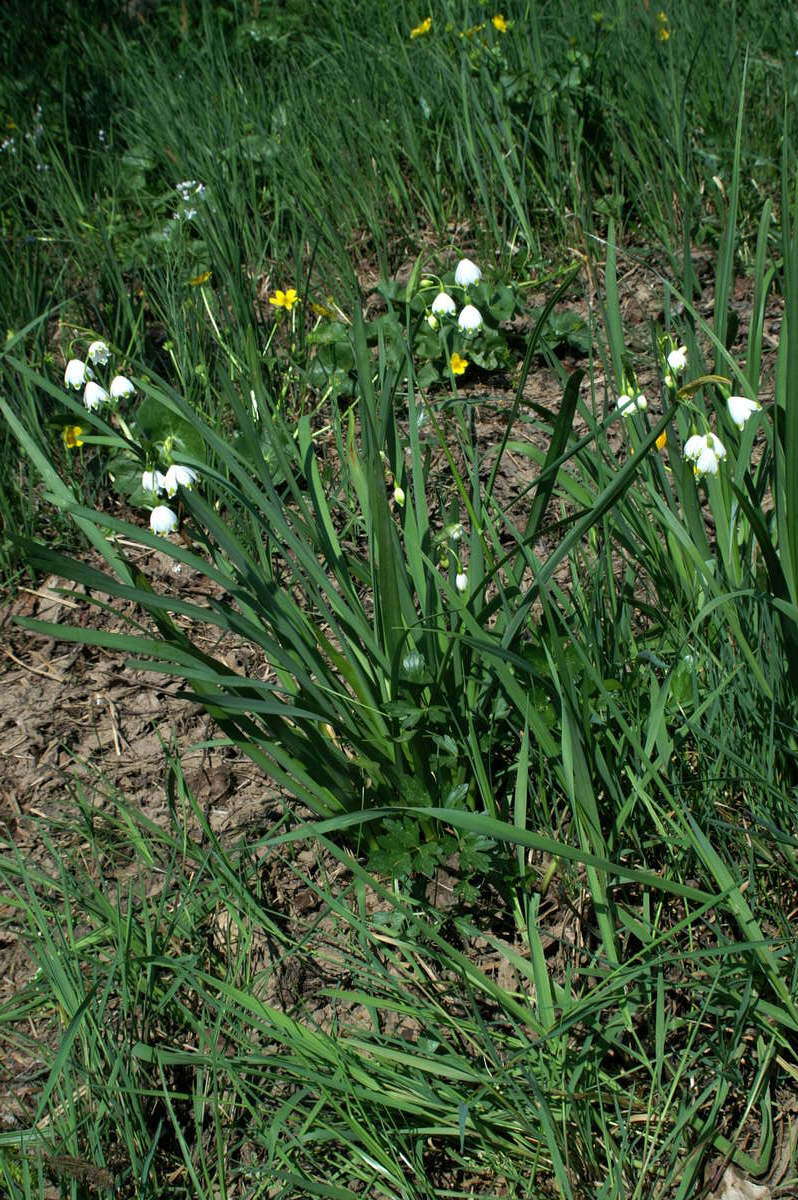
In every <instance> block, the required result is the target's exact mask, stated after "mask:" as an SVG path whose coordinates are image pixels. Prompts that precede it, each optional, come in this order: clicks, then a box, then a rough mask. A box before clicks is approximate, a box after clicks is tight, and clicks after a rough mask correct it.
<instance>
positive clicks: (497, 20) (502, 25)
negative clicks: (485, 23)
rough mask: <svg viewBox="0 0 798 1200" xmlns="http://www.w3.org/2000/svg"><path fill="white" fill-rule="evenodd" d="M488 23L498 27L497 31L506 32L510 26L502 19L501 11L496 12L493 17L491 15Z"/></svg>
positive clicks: (495, 27)
mask: <svg viewBox="0 0 798 1200" xmlns="http://www.w3.org/2000/svg"><path fill="white" fill-rule="evenodd" d="M490 23H491V25H492V26H493V28H494V29H498V31H499V33H506V32H507V30H508V29H509V28H510V26H509V23H508V22H507V21H506V20H505V19H504V17H503V16H502V14H501V13H496V16H495V17H491V19H490Z"/></svg>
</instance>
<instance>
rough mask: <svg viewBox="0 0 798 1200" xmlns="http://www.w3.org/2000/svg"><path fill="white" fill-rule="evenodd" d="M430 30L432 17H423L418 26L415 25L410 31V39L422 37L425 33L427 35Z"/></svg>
mask: <svg viewBox="0 0 798 1200" xmlns="http://www.w3.org/2000/svg"><path fill="white" fill-rule="evenodd" d="M430 29H432V17H425V18H424V20H423V21H422V22H421V24H420V25H416V27H415V29H411V30H410V36H411V38H417V37H423V36H424V34H425V33H429V31H430Z"/></svg>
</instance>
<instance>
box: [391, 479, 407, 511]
mask: <svg viewBox="0 0 798 1200" xmlns="http://www.w3.org/2000/svg"><path fill="white" fill-rule="evenodd" d="M393 502H394V504H398V505H399V507H400V508H402V506H403V505H404V502H405V490H404V488H401V487H399V486H398V484H397V486H396V487H395V488H394V489H393Z"/></svg>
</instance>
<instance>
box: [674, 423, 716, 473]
mask: <svg viewBox="0 0 798 1200" xmlns="http://www.w3.org/2000/svg"><path fill="white" fill-rule="evenodd" d="M683 454H684V457H685V458H686V459H687V461H688V462H691V463H692V464H693V473H694V474H695V475H696V476H698V475H717V473H718V466H719V465H720V463H721V462H722V461H723V459H724V458H725V457H726V447H725V446H724V445H723V442H722V441H721V440H720V438H719V437H717V436H716V434H714V433H704V434H698V433H694V434H693V436H692V437H690V438H688V439H687V441H686V442H685V445H684V450H683Z"/></svg>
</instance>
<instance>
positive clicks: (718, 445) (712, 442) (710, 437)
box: [707, 433, 726, 458]
mask: <svg viewBox="0 0 798 1200" xmlns="http://www.w3.org/2000/svg"><path fill="white" fill-rule="evenodd" d="M707 446H709V448H710V450H711V451H712V453H713V454H714V455H715V456H716V458H725V457H726V447H725V446H724V445H723V442H722V441H721V440H720V438H719V437H718V436H717V434H715V433H708V434H707Z"/></svg>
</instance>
